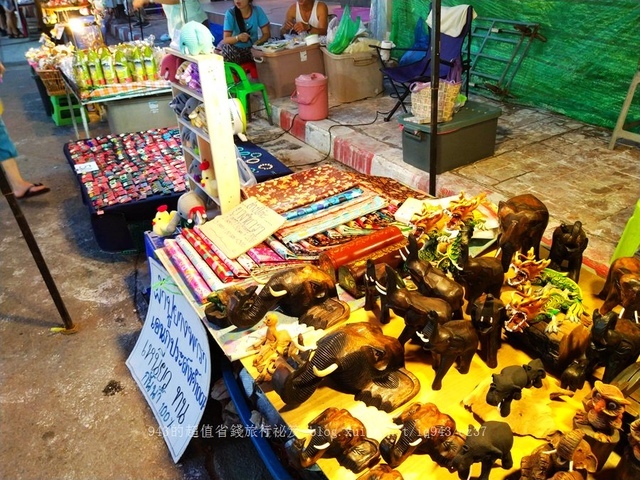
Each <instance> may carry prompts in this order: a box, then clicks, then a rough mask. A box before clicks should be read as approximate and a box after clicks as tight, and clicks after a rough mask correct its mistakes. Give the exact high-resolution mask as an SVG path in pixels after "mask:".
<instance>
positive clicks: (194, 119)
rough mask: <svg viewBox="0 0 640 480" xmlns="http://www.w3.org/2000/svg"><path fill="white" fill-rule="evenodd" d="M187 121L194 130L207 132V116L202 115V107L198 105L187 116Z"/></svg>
mask: <svg viewBox="0 0 640 480" xmlns="http://www.w3.org/2000/svg"><path fill="white" fill-rule="evenodd" d="M189 120H191V125H193V126H194V127H196V128H201V129H202V130H204V131H205V132H207V133H208V132H209V130H208V128H207V116H206V115H205V113H204V105H198V106H197V107H196V109H195V110H194V111H193V112H191V113H190V114H189Z"/></svg>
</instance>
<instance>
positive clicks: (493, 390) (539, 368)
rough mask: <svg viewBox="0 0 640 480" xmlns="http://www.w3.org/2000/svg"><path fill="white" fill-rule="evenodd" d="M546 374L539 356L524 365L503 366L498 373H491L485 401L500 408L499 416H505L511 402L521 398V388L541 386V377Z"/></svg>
mask: <svg viewBox="0 0 640 480" xmlns="http://www.w3.org/2000/svg"><path fill="white" fill-rule="evenodd" d="M546 376H547V374H546V372H545V370H544V366H543V365H542V360H540V359H539V358H536V359H535V360H531V361H530V362H529V363H527V364H526V365H510V366H508V367H504V368H503V369H502V370H501V371H500V373H499V374H496V373H494V374H493V376H492V377H493V381H492V382H491V385H490V387H489V391H488V392H487V397H486V401H487V403H488V404H489V405H493V406H494V407H498V408H499V409H500V416H501V417H507V416H509V414H510V413H511V402H512V401H513V400H520V399H521V398H522V389H523V388H530V387H536V388H540V387H542V379H543V378H545V377H546Z"/></svg>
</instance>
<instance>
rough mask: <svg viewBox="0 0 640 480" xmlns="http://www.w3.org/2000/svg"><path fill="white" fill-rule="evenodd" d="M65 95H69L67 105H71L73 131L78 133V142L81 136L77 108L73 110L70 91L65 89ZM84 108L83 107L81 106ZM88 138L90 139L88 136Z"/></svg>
mask: <svg viewBox="0 0 640 480" xmlns="http://www.w3.org/2000/svg"><path fill="white" fill-rule="evenodd" d="M64 90H65V93H66V94H67V105H69V107H70V110H71V123H73V131H74V132H75V133H76V140H80V134H79V133H78V122H77V121H76V112H75V108H73V102H72V101H71V95H69V89H68V88H66V87H65V89H64ZM80 107H82V105H80ZM87 138H89V137H88V136H87Z"/></svg>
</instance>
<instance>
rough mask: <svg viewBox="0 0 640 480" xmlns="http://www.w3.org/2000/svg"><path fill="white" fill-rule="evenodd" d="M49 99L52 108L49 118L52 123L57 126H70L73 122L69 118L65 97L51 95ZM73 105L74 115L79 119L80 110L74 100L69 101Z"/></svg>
mask: <svg viewBox="0 0 640 480" xmlns="http://www.w3.org/2000/svg"><path fill="white" fill-rule="evenodd" d="M50 98H51V105H52V107H53V113H52V114H51V118H52V119H53V121H54V123H55V124H56V125H57V126H58V127H61V126H64V125H71V124H72V123H73V120H72V118H71V108H70V107H69V105H68V102H67V96H66V95H53V96H51V97H50ZM71 103H72V104H73V108H74V109H75V110H74V114H75V115H76V116H77V117H80V109H81V108H82V107H81V106H80V105H79V104H78V102H77V101H76V100H74V99H73V97H72V100H71Z"/></svg>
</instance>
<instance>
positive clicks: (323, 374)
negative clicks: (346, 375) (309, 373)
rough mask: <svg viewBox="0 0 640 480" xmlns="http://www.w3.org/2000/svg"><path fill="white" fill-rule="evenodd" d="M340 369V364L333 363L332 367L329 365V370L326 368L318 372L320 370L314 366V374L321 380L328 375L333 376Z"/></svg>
mask: <svg viewBox="0 0 640 480" xmlns="http://www.w3.org/2000/svg"><path fill="white" fill-rule="evenodd" d="M337 369H338V364H337V363H332V364H331V365H329V366H328V367H327V368H324V369H322V370H318V368H317V367H316V366H315V365H314V366H313V368H312V370H313V374H314V375H315V376H316V377H320V378H324V377H326V376H327V375H331V374H332V373H333V372H335V371H336V370H337Z"/></svg>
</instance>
